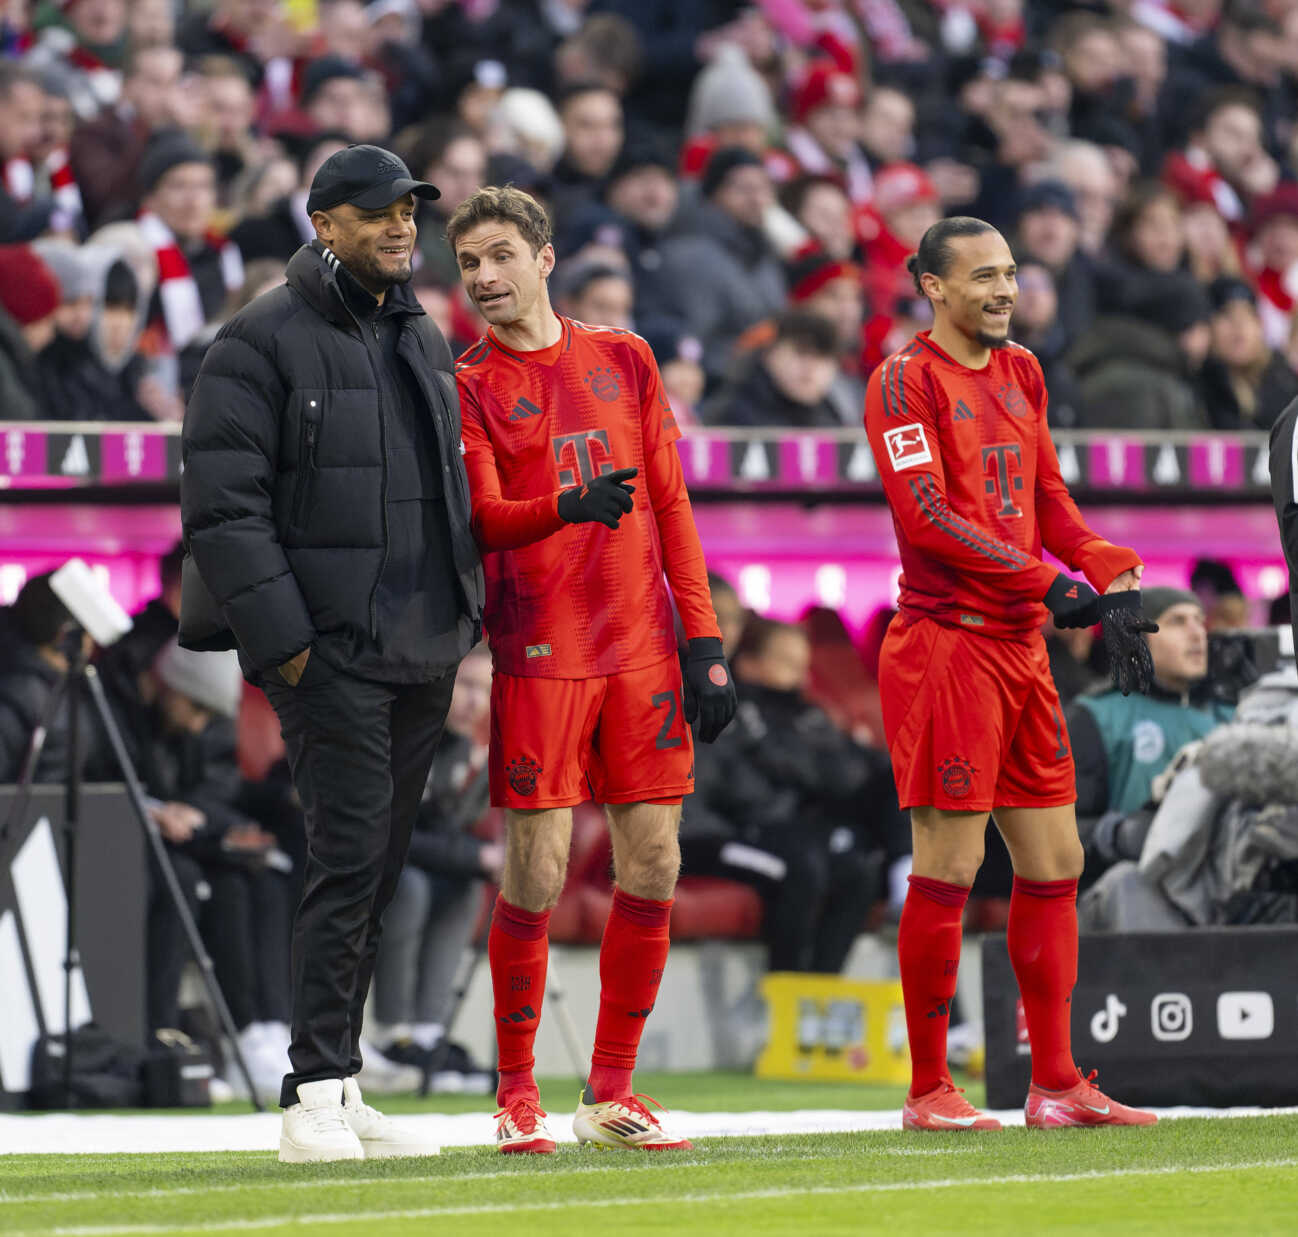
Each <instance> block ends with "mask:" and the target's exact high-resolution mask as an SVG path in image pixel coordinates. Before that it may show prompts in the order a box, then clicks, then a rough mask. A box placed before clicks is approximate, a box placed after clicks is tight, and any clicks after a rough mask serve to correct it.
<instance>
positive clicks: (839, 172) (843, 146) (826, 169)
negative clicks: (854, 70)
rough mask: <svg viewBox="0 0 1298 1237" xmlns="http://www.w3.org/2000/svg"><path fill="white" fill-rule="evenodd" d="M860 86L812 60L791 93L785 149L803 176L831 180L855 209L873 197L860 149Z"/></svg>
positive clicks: (848, 76) (823, 62)
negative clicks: (790, 120)
mask: <svg viewBox="0 0 1298 1237" xmlns="http://www.w3.org/2000/svg"><path fill="white" fill-rule="evenodd" d="M861 103H862V96H861V84H860V82H858V81H857V79H856V77H855V76H854V75H853V74H851V73H845V72H844V71H843V70H842V69H840V68H839V67H838V66H837V65H836V64H834V63H833V62H832V61H828V60H818V61H813V62H812V63H811V65H810V67H809V68H808V69H807V71H806V72H805V73H804V74H803V77H802V80H801V81H800V82H799V83H798V85H797V87H796V88H795V90H794V92H793V127H792V128H791V129H789V131H788V133H787V134H786V136H785V140H784V142H785V148H786V150H787V151H788V154H789V156H790V158H792V160H793V162H794V164H795V166H796V167H797V169H798V170H799V171H800V172H802V173H803V174H805V175H811V176H834V177H836V178H838V179H839V180H841V181H842V183H843V187H844V189H846V190H847V196H848V197H849V198H851V200H852V202H853V204H854V205H856V206H864V205H866V204H867V203H868V202H869V201H870V199H871V198H872V197H873V196H874V192H875V187H874V178H873V177H872V176H871V174H870V164H869V161H868V160H867V159H866V157H865V152H864V151H863V150H862V149H861V145H860V142H861Z"/></svg>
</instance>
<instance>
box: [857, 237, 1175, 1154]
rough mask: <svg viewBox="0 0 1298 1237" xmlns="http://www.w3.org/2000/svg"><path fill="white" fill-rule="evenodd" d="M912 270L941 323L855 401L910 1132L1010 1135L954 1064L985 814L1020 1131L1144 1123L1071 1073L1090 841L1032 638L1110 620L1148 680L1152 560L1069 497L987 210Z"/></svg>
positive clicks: (1058, 714) (1138, 679) (1134, 672)
mask: <svg viewBox="0 0 1298 1237" xmlns="http://www.w3.org/2000/svg"><path fill="white" fill-rule="evenodd" d="M911 264H912V272H913V274H914V276H915V282H916V286H917V288H918V290H919V291H920V293H921V294H922V295H924V296H926V297H927V298H928V299H929V301H930V302H931V303H932V305H933V312H934V324H933V328H932V330H930V331H922V332H920V334H918V335H917V336H915V338H914V339H913V340H912V341H911V342H910V343H909V344H908V345H907V346H906V347H905V348H903V349H901V351H899V352H897V353H896V354H894V355H893V356H891V357H889V358H888V359H887V360H886V361H885V362H884V363H883V364H882V365H881V366H879V368H878V369H876V370H875V371H874V374H873V375H872V376H871V378H870V382H869V387H868V390H867V394H866V405H865V424H866V429H867V432H868V434H869V437H870V445H871V447H872V448H873V451H874V456H875V460H876V463H877V465H878V469H879V475H880V477H881V478H882V481H883V487H884V492H885V494H886V495H887V499H888V504H889V507H890V508H891V511H892V517H893V525H894V528H895V530H896V534H897V544H898V549H899V551H900V554H901V564H902V578H901V594H900V600H899V603H898V605H899V614H898V616H897V618H896V619H894V620H893V622H892V624H891V626H890V627H889V629H888V634H887V636H886V638H885V640H884V644H883V648H882V651H881V655H880V662H879V690H880V696H881V698H882V704H883V719H884V728H885V731H886V733H887V740H888V747H889V751H890V753H891V756H892V762H893V772H894V776H895V777H896V781H897V790H898V795H899V798H900V802H901V806H902V807H906V808H909V809H910V812H911V825H912V841H913V869H912V875H911V877H910V890H909V893H908V895H907V898H906V903H905V906H904V908H903V912H902V918H901V924H900V928H899V932H898V952H899V955H900V962H901V981H902V989H903V994H904V997H905V1005H906V1022H907V1029H908V1032H909V1037H910V1049H911V1063H912V1082H911V1090H910V1094H909V1095H908V1096H907V1100H906V1105H905V1109H904V1112H903V1125H904V1126H905V1128H907V1129H923V1130H960V1129H964V1130H983V1129H999V1128H1000V1126H999V1123H997V1122H996V1121H995V1120H993V1119H992V1118H989V1117H985V1116H983V1115H982V1114H981V1113H979V1112H978V1111H977V1110H976V1109H974V1108H973V1107H972V1106H971V1105H970V1104H969V1103H968V1102H967V1101H966V1100H965V1099H964V1097H963V1095H962V1093H961V1092H960V1091H959V1090H958V1089H957V1088H956V1087H955V1086H954V1085H953V1084H952V1082H951V1078H950V1074H949V1073H948V1071H947V1063H946V1030H947V1021H948V1014H949V1008H950V1002H951V999H952V997H953V996H954V994H955V987H956V972H957V966H958V963H959V957H960V935H961V929H960V923H961V915H962V912H963V909H964V905H965V902H966V900H967V898H968V896H969V887H970V886H971V885H972V884H973V879H974V875H975V873H976V872H977V870H978V867H979V866H980V864H981V863H982V856H983V837H984V833H985V830H986V825H987V818H988V814H989V813H991V814H993V816H994V818H995V822H996V825H997V827H998V828H999V830H1000V832H1001V834H1002V835H1003V836H1004V838H1005V842H1006V845H1007V847H1008V849H1009V852H1010V857H1011V859H1012V861H1013V864H1014V873H1015V876H1014V891H1013V896H1012V898H1011V902H1010V916H1009V925H1008V933H1007V935H1008V944H1009V951H1010V958H1011V961H1012V962H1013V964H1014V969H1015V975H1016V977H1017V979H1018V982H1019V990H1020V993H1021V995H1022V998H1023V1007H1024V1013H1025V1016H1026V1019H1027V1023H1028V1033H1029V1037H1030V1041H1031V1045H1032V1087H1031V1090H1030V1091H1029V1095H1028V1100H1027V1120H1028V1124H1029V1125H1030V1126H1034V1127H1038V1128H1046V1127H1051V1126H1061V1125H1097V1124H1110V1125H1112V1124H1118V1125H1133V1124H1147V1123H1148V1122H1150V1121H1152V1120H1153V1117H1152V1115H1151V1114H1147V1113H1141V1112H1138V1111H1136V1110H1135V1109H1130V1108H1126V1107H1124V1106H1123V1105H1121V1104H1118V1103H1117V1102H1116V1101H1112V1100H1110V1099H1109V1098H1108V1097H1106V1096H1104V1095H1103V1094H1102V1093H1101V1092H1100V1091H1099V1090H1098V1089H1097V1088H1096V1087H1095V1085H1094V1081H1093V1076H1092V1078H1090V1079H1083V1078H1082V1077H1081V1075H1080V1074H1079V1072H1078V1070H1077V1066H1076V1065H1075V1064H1074V1062H1073V1057H1072V1049H1071V1041H1070V1030H1069V1010H1070V1004H1069V997H1070V994H1071V992H1072V989H1073V986H1074V984H1075V983H1076V979H1077V915H1076V899H1077V878H1078V877H1079V876H1080V874H1081V870H1082V848H1081V843H1080V841H1079V840H1078V836H1077V822H1076V817H1075V815H1074V804H1075V801H1076V790H1075V774H1074V769H1073V760H1072V752H1071V748H1070V745H1069V741H1068V731H1067V727H1066V726H1065V724H1064V719H1063V713H1062V710H1061V708H1060V703H1059V696H1058V693H1057V692H1056V691H1055V685H1054V682H1053V680H1052V678H1051V674H1050V666H1049V661H1048V659H1047V656H1046V649H1045V641H1044V639H1043V638H1042V634H1041V626H1042V624H1043V623H1044V622H1045V620H1046V617H1047V614H1051V615H1053V617H1054V621H1055V623H1056V624H1057V625H1058V626H1061V627H1083V626H1086V627H1089V626H1094V625H1096V624H1101V623H1102V624H1103V627H1104V635H1105V644H1106V647H1107V649H1108V651H1109V654H1110V660H1111V663H1112V666H1113V669H1114V677H1115V680H1116V681H1117V682H1118V685H1119V686H1120V687H1122V689H1123V690H1124V691H1127V690H1130V689H1131V688H1132V687H1136V688H1137V689H1139V690H1147V688H1148V685H1149V679H1150V677H1151V676H1152V664H1151V662H1150V658H1149V651H1148V648H1147V646H1146V645H1145V643H1144V639H1143V636H1142V634H1141V633H1142V632H1143V631H1147V630H1150V629H1151V626H1152V625H1150V624H1147V623H1145V622H1144V621H1143V619H1142V618H1141V617H1140V593H1139V581H1140V575H1141V572H1142V570H1143V568H1142V566H1141V562H1140V558H1139V556H1138V555H1137V554H1136V553H1135V551H1134V550H1130V549H1126V548H1123V547H1120V546H1115V545H1111V544H1110V543H1109V542H1108V541H1106V540H1105V539H1104V538H1102V537H1100V536H1098V535H1097V534H1096V533H1094V532H1092V531H1091V530H1090V529H1089V528H1088V527H1087V525H1086V523H1085V521H1084V520H1083V518H1082V515H1081V513H1080V512H1079V511H1078V509H1077V506H1076V504H1075V503H1074V502H1073V500H1072V498H1071V497H1070V496H1069V494H1068V490H1067V488H1066V486H1065V485H1064V481H1063V478H1062V477H1061V475H1060V471H1059V461H1058V459H1057V457H1056V454H1055V449H1054V445H1053V443H1052V442H1051V440H1050V431H1049V429H1048V427H1047V422H1046V406H1047V392H1046V387H1045V381H1044V378H1043V376H1042V372H1041V366H1040V364H1039V363H1038V362H1037V359H1036V357H1034V356H1033V355H1032V353H1030V352H1029V351H1028V350H1027V349H1025V348H1022V347H1019V346H1018V345H1017V344H1015V343H1013V342H1012V341H1011V340H1010V339H1009V337H1008V332H1009V323H1010V316H1011V314H1012V312H1013V309H1014V303H1015V300H1016V298H1017V295H1018V290H1017V285H1016V283H1015V278H1014V273H1015V266H1014V258H1013V255H1012V254H1011V253H1010V249H1009V246H1008V245H1007V244H1006V243H1005V239H1004V238H1003V237H1002V236H1001V235H1000V233H999V232H997V231H996V230H995V229H994V228H992V227H991V226H990V225H989V224H986V223H984V222H982V221H981V220H978V219H970V218H953V219H944V220H942V221H941V222H939V223H937V224H935V225H934V226H933V227H932V228H930V229H929V230H928V232H927V233H926V234H925V235H924V238H923V240H922V241H921V243H920V248H919V252H918V253H917V254H916V255H915V256H914V257H913V258H912V259H911ZM1043 550H1044V551H1049V552H1050V553H1051V554H1052V555H1054V557H1055V558H1057V559H1058V560H1059V561H1060V562H1062V563H1063V564H1064V565H1065V567H1066V568H1067V569H1068V570H1069V571H1074V572H1078V573H1080V577H1081V578H1078V577H1074V576H1070V575H1068V574H1065V573H1061V572H1060V571H1059V569H1058V568H1057V567H1055V566H1052V565H1050V564H1049V563H1047V562H1046V561H1045V560H1044V559H1043V557H1042V554H1043ZM1155 630H1156V629H1155Z"/></svg>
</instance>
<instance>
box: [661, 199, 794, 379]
mask: <svg viewBox="0 0 1298 1237" xmlns="http://www.w3.org/2000/svg"><path fill="white" fill-rule="evenodd" d="M663 274H664V279H665V280H666V282H667V285H668V286H670V287H674V288H675V289H676V297H677V303H676V306H675V309H676V312H677V314H678V315H679V316H680V317H681V319H682V320H683V321H684V322H685V323H686V325H687V326H688V328H689V331H690V333H691V334H693V335H697V336H698V337H699V339H700V340H701V341H702V343H703V368H704V369H705V370H706V371H707V372H708V375H709V376H710V377H712V378H720V377H722V376H723V375H724V373H725V371H726V369H727V367H728V366H729V364H730V360H731V350H732V349H733V347H734V344H735V341H736V340H737V339H738V338H739V336H740V335H741V334H743V332H744V331H746V330H747V329H748V328H749V327H750V326H752V325H753V324H754V323H757V322H760V321H762V319H763V318H773V317H775V316H777V315H778V314H780V313H781V312H783V310H784V308H785V302H786V299H787V288H786V286H785V276H784V267H783V265H782V264H781V262H780V260H779V257H778V256H777V255H776V253H775V251H774V249H772V248H771V245H770V242H769V241H768V240H767V239H766V237H765V235H763V233H762V232H760V231H757V230H755V229H753V228H746V227H744V226H742V225H741V224H739V223H738V222H736V221H735V220H734V219H732V218H731V217H730V216H729V215H727V214H725V213H724V212H722V211H720V210H718V209H717V208H716V207H715V206H701V207H700V208H699V209H698V211H697V212H696V213H695V215H694V216H693V218H692V220H691V221H690V224H689V230H688V231H686V232H684V233H683V234H681V235H679V236H675V237H673V238H672V239H671V240H669V241H667V242H666V244H664V246H663Z"/></svg>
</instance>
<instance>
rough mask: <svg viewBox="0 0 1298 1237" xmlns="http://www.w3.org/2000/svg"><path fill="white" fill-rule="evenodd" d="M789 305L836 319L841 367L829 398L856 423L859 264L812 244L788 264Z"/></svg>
mask: <svg viewBox="0 0 1298 1237" xmlns="http://www.w3.org/2000/svg"><path fill="white" fill-rule="evenodd" d="M787 269H788V275H789V307H790V308H791V309H800V310H804V311H806V312H807V313H811V314H815V315H816V316H817V317H818V318H823V319H825V321H827V322H829V323H832V324H833V327H834V345H835V349H836V358H837V361H838V371H837V372H836V373H835V375H834V381H833V384H832V385H831V386H830V388H829V393H828V395H827V396H826V397H825V398H826V400H827V401H828V402H829V404H830V405H831V406H832V407H833V408H834V411H835V413H836V414H837V416H838V419H839V421H840V422H841V423H842V424H843V425H852V426H855V425H857V424H858V423H859V422H860V420H861V409H862V407H864V401H865V374H864V372H863V367H862V336H861V332H862V329H863V327H864V326H865V292H864V290H863V288H862V283H861V279H862V271H861V268H860V267H859V266H858V265H857V264H856V263H855V262H846V261H841V260H838V259H835V258H831V257H830V256H829V255H828V254H827V253H825V252H824V251H823V250H822V249H820V248H819V247H818V246H815V245H812V246H808V247H807V248H805V249H803V250H802V251H800V252H799V253H798V254H795V255H794V258H793V260H792V261H791V262H790V263H789V265H788V268H787Z"/></svg>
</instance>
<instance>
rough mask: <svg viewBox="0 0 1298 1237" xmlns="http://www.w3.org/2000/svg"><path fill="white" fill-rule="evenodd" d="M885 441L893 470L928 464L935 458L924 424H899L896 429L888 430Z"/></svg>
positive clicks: (899, 470) (897, 470)
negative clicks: (929, 445) (930, 448)
mask: <svg viewBox="0 0 1298 1237" xmlns="http://www.w3.org/2000/svg"><path fill="white" fill-rule="evenodd" d="M883 441H884V442H885V443H886V444H887V446H888V458H889V459H890V460H891V461H892V470H893V472H901V470H902V469H903V468H914V467H915V466H916V465H917V464H927V463H929V462H930V461H931V460H932V458H933V452H932V451H930V450H929V447H928V436H927V435H926V434H925V433H924V427H923V426H922V425H899V426H897V428H896V429H892V430H888V432H887V433H885V434H884V436H883Z"/></svg>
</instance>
